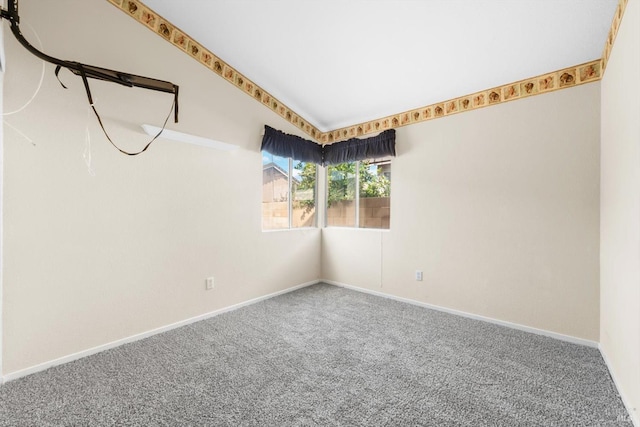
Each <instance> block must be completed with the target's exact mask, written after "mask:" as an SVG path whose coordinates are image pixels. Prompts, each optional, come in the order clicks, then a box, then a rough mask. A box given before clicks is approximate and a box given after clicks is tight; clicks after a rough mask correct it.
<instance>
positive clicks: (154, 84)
mask: <svg viewBox="0 0 640 427" xmlns="http://www.w3.org/2000/svg"><path fill="white" fill-rule="evenodd" d="M0 17H1V18H2V19H6V20H8V21H9V22H10V23H11V32H12V33H13V35H14V36H15V38H16V39H17V40H18V42H20V44H21V45H22V46H24V48H25V49H27V50H28V51H29V52H31V53H32V54H33V55H35V56H37V57H38V58H40V59H42V60H44V61H47V62H50V63H52V64H55V65H56V66H57V67H56V75H57V73H58V71H59V70H60V68H66V69H68V70H69V71H71V72H72V73H73V74H75V75H77V76H80V77H82V80H83V82H84V86H85V90H86V92H87V97H88V98H89V103H90V104H91V105H92V106H93V99H92V97H91V91H90V90H89V83H88V81H87V78H92V79H97V80H103V81H108V82H112V83H117V84H120V85H123V86H128V87H140V88H144V89H149V90H155V91H159V92H166V93H172V94H173V95H174V122H175V123H178V89H179V88H178V85H176V84H173V83H171V82H168V81H164V80H157V79H152V78H150V77H144V76H137V75H135V74H129V73H124V72H121V71H115V70H110V69H108V68H102V67H96V66H93V65H87V64H82V63H80V62H75V61H65V60H62V59H58V58H54V57H53V56H49V55H47V54H45V53H43V52H41V51H39V50H38V49H36V48H35V47H33V46H32V45H31V44H30V43H29V42H28V41H27V39H25V38H24V36H23V35H22V32H21V31H20V16H19V15H18V0H9V7H8V10H4V9H1V8H0Z"/></svg>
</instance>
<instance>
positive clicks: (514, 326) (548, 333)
mask: <svg viewBox="0 0 640 427" xmlns="http://www.w3.org/2000/svg"><path fill="white" fill-rule="evenodd" d="M322 282H323V283H328V284H330V285H334V286H339V287H342V288H347V289H351V290H354V291H358V292H364V293H367V294H371V295H376V296H379V297H383V298H389V299H392V300H396V301H400V302H405V303H408V304H413V305H417V306H420V307H425V308H430V309H432V310H437V311H442V312H444V313H449V314H454V315H456V316H462V317H467V318H469V319H474V320H481V321H483V322H488V323H494V324H496V325H501V326H506V327H507V328H512V329H518V330H520V331H524V332H530V333H532V334H537V335H544V336H546V337H550V338H555V339H558V340H561V341H567V342H570V343H573V344H579V345H584V346H587V347H593V348H598V343H597V342H595V341H591V340H586V339H583V338H578V337H572V336H570V335H563V334H559V333H556V332H551V331H547V330H544V329H538V328H533V327H531V326H525V325H521V324H519V323H512V322H507V321H504V320H498V319H494V318H492V317H485V316H481V315H479V314H473V313H467V312H465V311H460V310H455V309H452V308H447V307H441V306H439V305H434V304H429V303H426V302H421V301H416V300H413V299H409V298H403V297H399V296H396V295H392V294H387V293H384V292H379V291H374V290H371V289H366V288H360V287H358V286H352V285H348V284H346V283H340V282H334V281H332V280H322Z"/></svg>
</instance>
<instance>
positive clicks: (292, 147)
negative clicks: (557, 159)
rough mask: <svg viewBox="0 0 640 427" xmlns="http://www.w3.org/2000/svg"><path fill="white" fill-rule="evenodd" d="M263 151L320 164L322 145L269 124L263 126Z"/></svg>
mask: <svg viewBox="0 0 640 427" xmlns="http://www.w3.org/2000/svg"><path fill="white" fill-rule="evenodd" d="M261 150H263V151H268V152H269V153H271V154H273V155H275V156H280V157H291V158H292V159H294V160H299V161H301V162H310V163H317V164H322V146H321V145H319V144H316V143H315V142H313V141H309V140H308V139H304V138H301V137H299V136H296V135H289V134H287V133H284V132H281V131H279V130H276V129H274V128H272V127H270V126H267V125H265V126H264V136H263V137H262V148H261Z"/></svg>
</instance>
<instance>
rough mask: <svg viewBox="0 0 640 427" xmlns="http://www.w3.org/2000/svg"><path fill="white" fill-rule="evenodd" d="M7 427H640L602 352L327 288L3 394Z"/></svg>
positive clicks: (64, 369) (0, 421)
mask: <svg viewBox="0 0 640 427" xmlns="http://www.w3.org/2000/svg"><path fill="white" fill-rule="evenodd" d="M0 425H1V426H80V425H82V426H85V425H86V426H113V425H117V426H165V425H168V426H631V425H632V424H631V422H630V421H629V418H628V415H627V413H626V411H625V409H624V407H623V405H622V402H621V400H620V397H619V396H618V394H617V392H616V390H615V387H614V385H613V383H612V381H611V378H610V376H609V373H608V371H607V369H606V367H605V365H604V363H603V361H602V358H601V356H600V354H599V352H598V350H596V349H593V348H587V347H582V346H578V345H573V344H569V343H566V342H562V341H557V340H554V339H551V338H546V337H541V336H537V335H532V334H528V333H525V332H521V331H516V330H512V329H508V328H504V327H500V326H496V325H493V324H489V323H484V322H479V321H473V320H469V319H465V318H461V317H457V316H453V315H449V314H445V313H440V312H437V311H432V310H427V309H424V308H421V307H417V306H413V305H408V304H403V303H400V302H396V301H391V300H388V299H383V298H379V297H375V296H371V295H367V294H363V293H359V292H355V291H350V290H346V289H342V288H338V287H334V286H330V285H324V284H320V285H314V286H311V287H308V288H304V289H301V290H298V291H295V292H292V293H289V294H286V295H282V296H279V297H276V298H272V299H270V300H267V301H263V302H261V303H258V304H254V305H252V306H249V307H245V308H242V309H239V310H236V311H233V312H229V313H226V314H223V315H220V316H217V317H214V318H212V319H209V320H206V321H202V322H199V323H196V324H193V325H190V326H186V327H183V328H180V329H176V330H173V331H170V332H167V333H164V334H161V335H156V336H154V337H151V338H148V339H145V340H143V341H138V342H135V343H132V344H128V345H124V346H122V347H119V348H116V349H113V350H109V351H106V352H103V353H100V354H97V355H94V356H91V357H88V358H85V359H82V360H79V361H76V362H73V363H69V364H66V365H63V366H58V367H55V368H51V369H49V370H47V371H45V372H41V373H38V374H34V375H31V376H29V377H25V378H22V379H19V380H16V381H12V382H9V383H7V384H5V385H3V386H1V387H0Z"/></svg>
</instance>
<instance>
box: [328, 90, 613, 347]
mask: <svg viewBox="0 0 640 427" xmlns="http://www.w3.org/2000/svg"><path fill="white" fill-rule="evenodd" d="M599 104H600V85H599V83H594V84H589V85H584V86H580V87H576V88H572V89H568V90H563V91H559V92H555V93H551V94H547V95H542V96H537V97H534V98H528V99H524V100H519V101H515V102H512V103H508V104H504V105H500V106H496V107H491V108H487V109H483V110H478V111H473V112H469V113H464V114H461V115H456V116H451V117H447V118H444V119H439V120H435V121H432V122H427V123H423V124H417V125H413V126H409V127H405V128H400V129H398V131H397V132H398V133H397V152H398V157H397V158H396V159H394V160H393V163H392V166H391V169H392V174H393V179H392V182H391V186H392V188H391V194H392V197H391V212H392V215H391V229H390V231H388V232H386V231H372V230H353V229H341V228H327V229H324V230H323V234H322V242H323V248H322V277H323V278H325V279H327V280H331V281H336V282H342V283H346V284H350V285H353V286H358V287H362V288H368V289H373V290H377V291H381V292H385V293H388V294H392V295H396V296H399V297H405V298H410V299H414V300H418V301H422V302H426V303H430V304H435V305H439V306H443V307H447V308H452V309H456V310H461V311H464V312H467V313H472V314H477V315H482V316H487V317H491V318H495V319H499V320H502V321H508V322H514V323H518V324H522V325H525V326H529V327H534V328H540V329H545V330H548V331H552V332H556V333H560V334H565V335H570V336H573V337H577V338H582V339H587V340H593V341H597V340H598V334H599V324H598V317H599V312H598V309H599V308H598V304H599V302H598V294H599V289H598V275H599V270H598V239H599V236H598V225H599V196H598V194H599V161H600V159H599V133H600V129H599V123H600V108H599ZM415 270H422V271H424V281H422V282H417V281H415V279H414V272H415Z"/></svg>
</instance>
